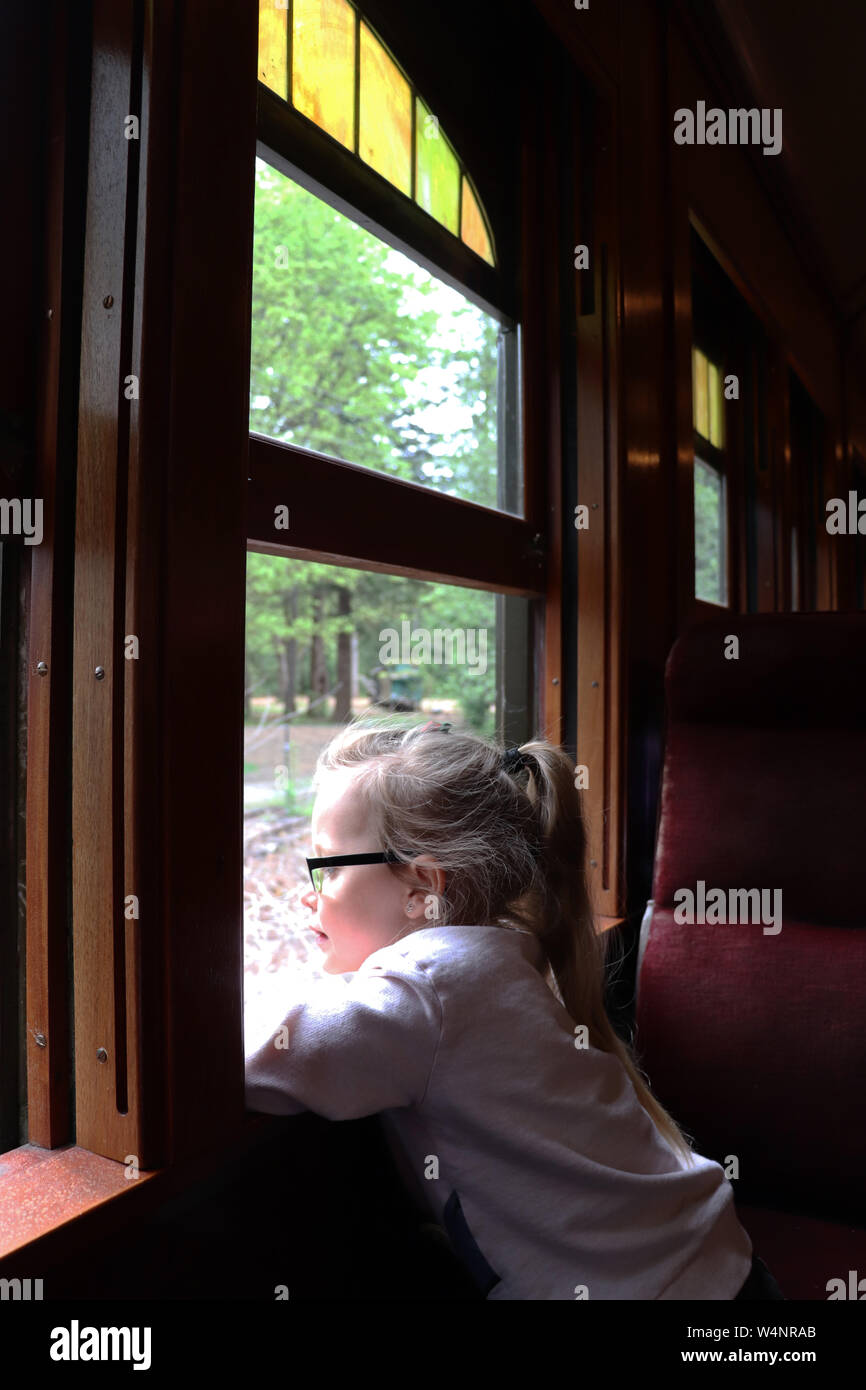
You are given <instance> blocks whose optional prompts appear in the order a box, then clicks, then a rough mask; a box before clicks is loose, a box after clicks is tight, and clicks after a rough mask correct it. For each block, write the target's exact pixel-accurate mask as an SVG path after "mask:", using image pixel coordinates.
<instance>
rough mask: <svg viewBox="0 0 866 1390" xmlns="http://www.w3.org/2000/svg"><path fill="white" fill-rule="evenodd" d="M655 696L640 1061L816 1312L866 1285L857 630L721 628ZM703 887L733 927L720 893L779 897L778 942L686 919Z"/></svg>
mask: <svg viewBox="0 0 866 1390" xmlns="http://www.w3.org/2000/svg"><path fill="white" fill-rule="evenodd" d="M730 634H734V635H736V636H738V638H739V650H740V655H739V659H738V660H726V659H725V656H724V651H725V642H726V638H727V637H728V636H729V635H730ZM666 694H667V734H666V744H665V760H664V770H663V777H662V788H661V802H660V810H659V827H658V837H657V843H656V857H655V867H654V875H653V893H652V900H651V902H650V904H648V908H647V913H646V915H645V918H644V924H643V928H642V931H641V943H640V954H639V959H638V984H637V1007H636V1025H637V1029H636V1035H635V1047H636V1051H637V1054H638V1059H639V1062H640V1065H641V1067H642V1069H643V1070H644V1071H645V1073H646V1074H647V1076H648V1078H649V1081H650V1084H651V1085H652V1088H653V1090H654V1092H655V1094H656V1095H657V1096H658V1097H659V1099H660V1100H661V1101H662V1103H663V1104H664V1105H666V1106H667V1107H668V1109H669V1110H670V1111H671V1112H672V1114H673V1116H674V1118H675V1119H676V1120H677V1121H678V1122H679V1124H680V1125H681V1126H682V1127H683V1128H684V1129H685V1130H686V1131H687V1132H688V1133H689V1134H690V1135H691V1136H693V1138H694V1146H695V1148H696V1149H697V1150H698V1151H699V1152H700V1153H704V1154H707V1155H708V1156H709V1157H711V1158H715V1159H716V1160H717V1161H718V1162H720V1163H722V1164H723V1165H725V1163H726V1162H727V1161H728V1160H729V1158H730V1157H734V1158H736V1159H737V1161H738V1165H739V1176H738V1177H735V1178H734V1190H735V1193H736V1194H737V1197H738V1205H739V1210H740V1216H741V1220H742V1222H743V1224H744V1226H745V1227H746V1229H747V1230H748V1231H749V1233H750V1235H751V1236H752V1240H753V1243H754V1246H755V1252H756V1254H758V1255H760V1257H761V1258H762V1259H763V1260H764V1262H765V1263H766V1264H767V1265H768V1266H769V1268H770V1270H771V1271H772V1273H773V1274H774V1275H775V1277H776V1279H777V1280H778V1282H779V1284H780V1286H781V1288H782V1291H783V1292H784V1293H785V1294H786V1296H787V1297H789V1298H793V1299H797V1298H806V1299H826V1298H827V1297H828V1293H827V1282H828V1280H830V1279H844V1280H845V1281H846V1282H848V1280H849V1271H851V1270H854V1271H857V1274H858V1278H866V1201H864V1191H866V1085H864V1076H866V614H860V613H821V614H812V613H808V614H800V613H795V614H772V615H763V614H760V615H758V614H756V615H749V616H735V615H732V614H725V615H722V616H720V617H719V618H713V619H711V620H710V621H708V622H706V623H702V624H701V625H700V626H697V627H695V628H692V629H690V630H689V631H688V632H686V633H685V634H684V635H683V636H682V637H681V638H680V639H679V641H678V642H677V643H676V645H675V646H674V648H673V650H672V652H671V654H670V657H669V659H668V666H667V672H666ZM699 880H700V881H703V883H704V885H705V893H706V894H709V892H710V890H711V889H721V890H722V893H723V895H724V900H725V910H726V911H727V912H728V915H729V916H730V911H729V909H730V907H731V898H730V890H734V889H744V890H748V889H753V888H757V889H766V890H769V891H768V894H767V898H766V900H765V902H766V905H767V907H768V908H769V907H770V906H771V904H772V903H773V902H774V898H773V893H774V890H777V889H779V890H781V900H780V907H781V912H780V914H779V918H778V923H775V924H774V923H771V922H769V921H768V918H769V916H770V913H768V914H767V916H765V917H764V918H762V919H761V920H760V921H757V922H755V921H753V920H747V921H746V922H745V923H743V922H740V923H734V922H732V921H730V920H729V921H727V922H724V921H722V922H712V921H710V922H705V923H702V924H701V923H697V922H695V923H694V924H689V923H688V922H682V921H678V920H677V919H676V917H675V911H678V915H679V916H682V908H683V907H684V906H685V905H686V900H684V899H683V897H682V895H681V894H680V892H679V890H683V889H689V890H691V892H692V893H695V894H696V893H697V885H698V881H699ZM675 895H678V896H675ZM706 915H707V916H709V915H710V914H709V913H707V914H706ZM765 925H769V926H770V930H769V931H765V930H764V927H765ZM776 925H780V928H781V929H780V930H778V931H777V930H775V926H776ZM864 1294H866V1285H864Z"/></svg>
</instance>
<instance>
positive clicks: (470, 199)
mask: <svg viewBox="0 0 866 1390" xmlns="http://www.w3.org/2000/svg"><path fill="white" fill-rule="evenodd" d="M460 235H461V237H462V239H463V240H464V241H465V243H466V245H467V246H468V247H469V249H470V251H475V252H476V254H477V255H479V256H481V258H482V260H485V261H486V262H487V264H488V265H493V264H494V261H493V252H492V250H491V248H490V238H489V236H488V235H487V228H486V227H485V225H484V218H483V217H482V216H481V209H480V208H479V206H478V201H477V199H476V197H475V194H474V193H473V192H472V187H471V185H470V183H469V180H468V179H467V177H466V175H465V174H464V175H463V223H462V226H461V228H460Z"/></svg>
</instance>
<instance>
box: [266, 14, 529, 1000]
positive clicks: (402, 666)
mask: <svg viewBox="0 0 866 1390" xmlns="http://www.w3.org/2000/svg"><path fill="white" fill-rule="evenodd" d="M259 59H260V62H259V77H260V87H259V136H260V139H259V145H258V154H259V159H258V161H257V170H256V186H255V228H254V254H253V279H252V344H251V378H250V431H251V436H250V470H249V471H250V485H249V501H250V508H249V525H248V545H249V549H248V555H247V610H246V680H245V686H246V695H245V725H244V918H245V959H244V965H245V990H244V993H245V1014H246V1019H247V1024H249V1022H250V1019H251V1018H254V1017H255V1016H256V1015H257V1014H258V1013H259V1011H262V1013H266V1012H268V1008H269V1005H268V997H269V992H270V983H271V981H272V980H274V979H276V978H278V973H279V971H280V970H281V969H282V968H284V967H285V966H286V965H287V964H288V963H291V965H292V967H293V968H298V969H300V970H302V971H306V972H310V973H312V974H315V973H316V972H317V970H318V964H317V962H318V947H317V946H316V943H315V938H314V937H313V936H312V934H311V933H310V931H309V929H308V927H307V925H306V923H307V918H308V916H309V912H308V909H307V908H305V907H303V905H302V904H301V898H302V896H303V895H304V894H305V893H306V891H307V889H308V887H309V881H308V877H307V872H306V865H305V863H304V856H305V855H306V854H309V853H310V850H309V840H310V817H311V814H312V796H311V791H310V782H311V778H312V774H313V770H314V767H315V762H316V758H317V756H318V753H319V752H320V751H321V749H322V748H323V747H324V746H325V744H326V743H327V742H328V741H329V740H330V738H331V737H332V736H333V734H334V732H335V731H336V728H337V727H339V725H341V724H343V723H345V722H346V721H347V720H348V719H350V718H351V717H353V716H356V715H359V714H361V713H362V712H363V711H365V710H371V711H373V710H376V709H378V710H380V711H388V712H389V713H390V715H391V717H393V718H394V719H396V720H405V721H406V722H408V723H414V722H417V721H419V720H421V721H426V720H427V719H428V718H430V717H431V716H433V715H439V716H441V717H442V718H443V719H446V720H448V721H449V722H451V723H452V724H453V725H454V726H455V727H457V728H460V727H466V728H470V729H472V730H474V731H476V732H479V733H481V734H484V735H488V736H493V735H495V736H497V737H499V738H500V739H503V740H506V741H508V742H518V741H523V740H525V739H526V738H528V737H530V735H531V734H532V733H533V732H534V730H535V728H536V727H537V725H536V719H537V709H536V671H535V665H536V655H535V653H536V650H537V648H538V646H539V638H540V632H541V623H542V618H543V594H544V578H543V574H544V570H543V547H541V546H539V543H538V542H539V533H540V532H541V531H542V525H543V524H539V520H538V517H535V518H533V521H534V524H532V525H530V517H529V516H528V515H525V513H526V512H527V511H528V510H529V508H528V507H527V502H526V495H527V494H526V489H525V485H524V470H523V449H522V438H521V414H520V409H519V399H520V392H519V367H520V330H519V325H518V323H517V321H516V318H515V316H514V315H513V314H511V313H510V312H509V308H510V307H511V304H510V300H509V292H508V283H507V282H508V277H507V276H506V274H505V273H504V272H503V270H502V268H501V267H500V266H499V265H497V263H496V257H495V253H494V244H495V242H494V234H493V230H492V228H491V227H490V225H489V223H488V221H487V218H486V215H485V213H484V212H483V209H482V206H481V202H480V199H479V198H478V197H477V195H476V194H475V192H474V191H473V186H472V183H471V180H470V178H469V175H468V172H467V171H466V169H465V168H464V167H463V165H462V164H461V163H460V161H459V158H458V155H457V154H456V152H455V148H454V146H452V145H451V143H450V142H449V141H448V139H447V138H446V136H445V133H444V131H443V130H442V129H441V128H440V127H439V123H438V120H436V118H435V116H434V111H435V107H434V106H433V105H431V104H429V103H428V102H427V101H426V100H425V99H424V98H423V97H422V96H421V94H420V93H418V92H417V91H416V90H415V88H414V86H413V84H412V83H411V81H410V79H409V78H408V77H407V76H406V75H405V74H404V73H403V71H402V69H401V68H400V67H399V66H398V65H397V64H396V63H395V61H394V60H393V58H392V56H391V55H390V53H388V52H387V50H386V49H385V48H384V46H383V45H382V44H381V43H380V42H379V40H378V38H377V36H376V35H375V34H374V33H373V31H372V30H371V29H370V28H369V27H368V26H367V25H366V23H365V22H363V20H362V18H361V16H360V14H359V12H358V11H357V10H356V9H355V7H354V6H351V5H349V4H347V3H345V0H329V3H311V0H303V2H301V0H295V3H294V4H293V5H292V6H291V8H290V9H289V10H288V11H280V10H279V9H276V8H275V7H274V6H273V5H270V4H269V5H264V6H263V7H262V19H261V24H260V43H259ZM275 98H278V100H276V101H275ZM299 117H302V118H303V122H299ZM334 142H336V143H337V144H338V145H339V146H341V147H342V150H341V152H340V154H339V156H337V155H336V154H335V148H334ZM347 160H348V162H347ZM382 180H385V181H386V183H385V185H384V187H383V185H382ZM370 200H372V201H370ZM425 635H426V642H427V644H428V646H429V648H430V649H429V650H425ZM416 638H419V639H420V651H419V645H418V642H416ZM395 654H396V656H397V658H398V659H396V660H395ZM271 1011H272V1010H271Z"/></svg>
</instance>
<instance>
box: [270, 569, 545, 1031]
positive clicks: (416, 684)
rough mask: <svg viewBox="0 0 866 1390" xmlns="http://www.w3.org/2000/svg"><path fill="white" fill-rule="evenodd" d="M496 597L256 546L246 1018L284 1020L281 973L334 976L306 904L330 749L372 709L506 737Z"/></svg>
mask: <svg viewBox="0 0 866 1390" xmlns="http://www.w3.org/2000/svg"><path fill="white" fill-rule="evenodd" d="M498 600H499V601H500V602H501V596H499V595H497V594H495V593H489V592H487V591H484V590H480V589H467V588H463V587H458V586H456V585H449V584H436V583H430V582H427V581H423V580H412V579H404V578H402V577H400V576H395V575H388V574H376V573H372V572H370V571H366V570H355V569H343V568H340V567H336V566H333V565H325V564H320V563H315V562H311V561H306V560H295V559H287V558H284V557H282V556H273V555H259V554H255V553H253V552H249V553H248V555H247V609H246V692H245V711H244V934H245V953H244V954H245V960H244V981H245V990H244V994H245V1001H244V1004H245V1027H246V1028H248V1029H255V1028H257V1027H259V1026H260V1025H263V1026H264V1027H265V1028H266V1027H267V1025H268V1023H269V1022H271V1021H273V1018H274V1017H280V1016H281V1013H280V1009H279V998H278V996H279V988H280V972H282V971H284V970H290V971H294V972H303V973H304V974H309V975H318V976H321V975H322V974H324V973H326V972H324V971H323V969H322V951H321V948H320V946H319V945H318V944H317V938H316V936H315V935H314V933H313V932H312V931H311V930H310V928H309V926H308V925H307V924H308V922H309V920H310V918H311V916H312V913H311V911H310V909H309V908H307V907H305V906H304V905H303V903H302V902H301V898H302V896H303V895H304V894H305V893H307V892H308V891H309V890H310V879H309V875H308V872H307V867H306V863H305V856H306V855H311V854H312V850H311V848H310V819H311V816H312V810H313V795H312V790H311V782H312V777H313V772H314V770H315V764H316V758H317V756H318V754H319V752H320V751H321V750H322V749H323V748H324V747H325V745H326V744H327V743H328V742H329V741H330V739H331V738H332V737H333V736H334V734H335V733H336V732H337V731H338V730H339V729H340V728H341V727H342V726H343V725H344V724H345V723H346V722H347V721H348V720H349V718H350V717H355V716H357V715H360V714H362V713H363V712H364V711H370V712H371V713H372V714H374V715H378V716H379V717H381V716H382V715H385V714H387V715H389V716H390V717H391V718H392V719H393V721H394V722H395V723H397V724H406V725H412V724H417V723H426V722H427V721H428V719H431V718H437V719H440V720H442V721H443V722H444V721H448V722H450V723H451V725H452V727H453V728H454V729H456V730H461V729H469V730H471V731H473V732H475V733H478V734H482V735H485V736H488V737H491V736H495V735H496V733H497V730H498V728H499V727H500V726H501V712H500V711H499V710H497V707H496V706H497V685H498V683H497V635H498V634H497V626H496V623H497V617H496V615H497V601H498ZM508 601H509V602H511V603H513V602H515V600H513V598H512V597H511V596H509V597H508ZM519 602H521V603H524V604H525V603H526V602H527V601H526V600H519ZM509 734H510V736H512V737H514V738H515V739H516V740H517V741H520V742H522V741H524V740H525V739H526V738H528V737H530V736H531V729H530V725H529V715H528V714H527V717H526V720H525V722H524V723H523V724H521V723H520V721H519V720H518V721H517V722H514V716H513V715H512V721H511V724H510V728H509ZM283 978H285V977H283Z"/></svg>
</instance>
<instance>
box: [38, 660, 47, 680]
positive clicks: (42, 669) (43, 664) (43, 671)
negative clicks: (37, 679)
mask: <svg viewBox="0 0 866 1390" xmlns="http://www.w3.org/2000/svg"><path fill="white" fill-rule="evenodd" d="M36 674H37V676H47V675H48V662H47V661H37V663H36Z"/></svg>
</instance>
